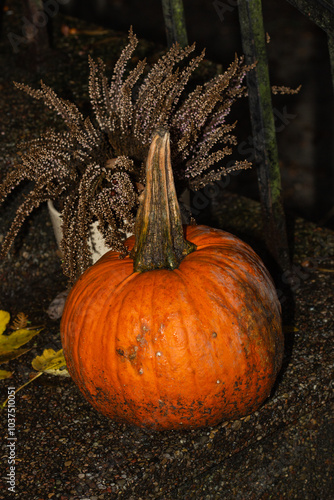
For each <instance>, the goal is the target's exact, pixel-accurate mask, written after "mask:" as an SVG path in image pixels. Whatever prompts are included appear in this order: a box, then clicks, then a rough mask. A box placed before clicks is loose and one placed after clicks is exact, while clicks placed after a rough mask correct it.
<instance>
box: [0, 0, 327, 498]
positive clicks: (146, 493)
mask: <svg viewBox="0 0 334 500" xmlns="http://www.w3.org/2000/svg"><path fill="white" fill-rule="evenodd" d="M8 5H9V6H10V7H11V6H13V7H14V8H15V7H16V2H8ZM65 21H66V23H68V20H63V19H62V18H60V17H59V19H57V20H56V21H55V27H56V28H57V23H59V24H60V23H61V22H65ZM19 22H20V21H19V18H18V19H17V20H15V11H13V14H12V15H7V16H5V19H4V30H5V29H8V26H10V29H12V30H15V29H16V30H17V31H18V29H19V28H18V25H17V24H15V23H19ZM6 23H7V24H6ZM8 23H11V24H8ZM78 25H80V23H78ZM56 32H57V31H56ZM104 37H105V38H107V37H109V40H108V42H105V43H104V42H103V40H105V38H103V37H102V36H100V37H95V38H94V37H91V36H87V37H86V38H85V39H84V42H83V39H82V37H81V38H80V37H78V38H73V39H71V42H70V43H69V41H68V39H66V38H65V37H62V38H61V37H59V40H58V41H57V49H58V50H59V51H60V52H57V58H55V59H53V62H54V64H53V66H54V67H53V69H52V70H48V71H46V72H45V73H44V76H43V78H44V79H45V80H46V81H47V82H48V83H49V84H50V85H52V86H54V87H55V88H56V89H57V90H58V89H62V88H65V89H66V92H67V93H70V94H72V98H75V99H82V100H84V99H85V97H86V95H87V89H86V88H85V82H86V80H85V71H86V69H85V67H86V61H87V52H88V51H89V52H90V53H94V55H96V54H99V55H102V57H104V58H109V59H110V60H113V58H114V57H115V56H114V55H113V52H112V49H111V42H113V46H114V47H115V49H114V50H115V51H116V52H117V47H120V46H123V44H124V41H125V38H126V37H125V36H124V34H123V35H122V34H121V35H120V34H117V33H115V32H111V33H109V34H108V35H105V36H104ZM106 47H108V50H107V48H106ZM1 49H3V50H2V55H1V56H0V57H1V67H2V68H3V72H2V75H1V77H0V89H1V92H0V101H1V118H2V120H1V131H0V133H1V145H0V147H1V149H0V157H1V163H0V176H1V177H2V175H3V174H4V173H5V171H6V170H7V169H8V168H9V167H10V166H11V165H12V163H13V154H14V151H15V146H16V143H17V142H18V141H19V140H22V139H24V138H28V137H29V136H31V134H32V135H36V134H38V133H39V131H40V130H41V127H45V126H47V125H54V124H55V121H54V118H53V117H52V115H50V114H49V113H48V112H46V111H45V110H44V109H43V107H42V106H41V105H40V104H39V103H36V102H32V101H31V99H30V98H28V97H26V96H25V95H23V94H22V93H20V92H18V91H16V90H15V89H13V87H12V85H11V81H12V80H13V79H16V80H19V81H26V82H30V83H34V82H35V81H37V80H38V78H39V76H38V75H37V76H36V75H34V74H31V73H29V72H28V71H27V68H25V67H24V66H22V65H20V63H22V59H18V58H17V57H16V56H15V57H14V55H13V54H12V52H11V51H10V47H8V44H7V43H6V37H5V36H4V35H3V37H2V41H1ZM145 49H146V50H148V51H151V53H154V47H152V46H151V45H150V44H148V45H147V44H146V45H145ZM18 55H19V54H18ZM28 66H29V64H28ZM49 71H50V72H49ZM79 74H80V82H81V77H82V83H81V84H80V83H79V86H78V75H79ZM81 85H82V86H81ZM21 194H22V196H23V195H24V191H23V192H22V193H21ZM15 206H16V198H15V197H12V199H11V200H10V201H9V202H8V203H6V204H5V205H4V206H3V207H2V208H1V212H0V217H1V219H0V238H1V235H3V234H4V232H5V230H6V228H8V224H9V222H10V221H11V220H12V218H13V215H14V211H15ZM201 217H202V219H203V220H204V219H205V221H206V222H210V223H211V224H212V225H215V226H216V227H221V228H223V229H226V230H229V231H232V232H233V233H235V234H237V235H239V236H240V237H242V238H243V239H245V240H246V241H248V242H250V243H251V244H252V246H253V247H254V248H255V249H256V250H257V251H258V253H259V254H260V255H261V256H262V257H263V258H264V260H265V262H266V263H267V265H268V267H269V269H270V270H271V271H272V273H273V274H274V275H275V278H276V280H277V287H278V293H279V295H280V298H281V302H282V306H283V310H284V325H285V334H286V355H285V360H284V366H283V369H282V372H281V374H280V376H279V379H278V382H277V384H276V387H275V389H274V391H273V394H272V395H271V397H270V398H269V400H268V401H267V402H266V403H265V404H264V405H263V407H262V408H261V409H260V410H259V411H257V412H255V413H254V414H253V415H251V416H249V417H247V418H245V419H243V420H240V421H234V422H223V423H221V424H220V425H218V426H217V427H215V428H209V429H200V430H195V431H188V432H176V431H172V432H163V433H150V432H144V431H142V430H139V429H137V428H132V427H131V428H130V427H128V426H126V425H119V424H115V423H113V422H111V421H110V420H108V419H106V418H104V417H103V416H101V415H99V414H97V413H96V412H95V410H93V409H92V408H91V407H90V406H89V404H88V403H86V401H85V400H84V399H83V397H82V396H81V394H80V393H79V391H78V390H77V388H76V387H75V386H74V384H73V383H72V381H71V380H70V379H60V378H55V377H52V376H47V375H43V376H42V377H40V378H38V379H36V381H34V382H33V383H31V384H30V385H28V386H27V387H26V388H24V389H22V390H21V391H20V392H18V393H17V395H16V436H17V442H16V459H17V461H16V493H15V494H11V493H10V492H8V490H7V486H8V485H7V484H6V481H5V478H6V474H7V472H8V470H7V458H8V448H7V447H6V442H7V441H6V437H7V436H8V426H7V412H6V411H4V412H2V413H1V414H0V426H1V435H2V436H3V437H4V438H5V439H4V440H3V442H2V444H1V465H0V470H1V474H0V485H1V487H0V499H7V498H11V497H12V498H18V499H22V500H28V499H29V500H40V499H42V500H46V499H49V498H53V499H63V500H64V499H72V500H74V499H75V500H85V499H89V500H95V499H116V498H123V499H134V500H137V499H138V500H140V499H142V500H148V499H159V498H161V499H164V500H166V499H178V498H180V499H187V500H188V499H196V500H197V499H210V500H211V499H221V498H223V499H226V500H229V499H231V500H232V499H240V500H248V499H269V498H274V499H281V498H287V499H298V500H299V499H300V500H304V499H305V500H306V499H307V500H308V499H309V500H313V499H314V500H319V499H320V500H322V499H323V500H327V499H329V498H331V496H332V492H333V486H334V485H333V407H334V405H333V387H332V382H333V372H334V370H333V359H334V357H333V330H334V304H333V271H334V234H333V232H332V231H331V230H329V229H325V228H322V227H317V226H316V225H314V224H312V223H310V222H306V221H303V220H301V219H295V218H293V217H292V216H290V218H289V226H290V229H291V234H293V237H292V238H291V241H292V248H293V259H294V271H295V278H294V281H293V282H291V280H289V278H290V276H289V275H285V276H283V281H282V279H281V278H282V276H280V275H278V274H277V273H275V272H274V269H273V268H272V266H271V263H270V260H269V259H268V257H267V255H266V252H265V250H264V248H263V234H262V231H261V217H260V209H259V206H258V204H257V203H256V202H253V201H250V200H248V199H246V198H242V197H238V196H236V195H234V194H231V193H228V192H224V193H223V192H221V191H219V192H218V193H215V196H214V198H213V200H212V209H211V211H208V210H207V211H206V212H205V213H202V214H201ZM0 280H1V281H0V309H5V310H8V311H10V313H11V314H12V316H15V314H17V313H18V312H20V311H23V312H25V313H26V314H28V316H29V318H30V319H31V321H32V323H33V324H43V325H44V330H43V332H42V333H41V334H40V335H39V336H38V337H36V338H35V339H36V340H34V341H32V343H31V345H32V346H33V347H32V349H31V351H29V353H27V354H26V355H25V356H24V357H22V358H19V359H17V360H15V361H12V362H11V363H10V364H9V365H6V366H5V365H4V366H3V367H4V368H6V369H11V370H12V371H14V374H13V376H12V378H11V379H8V380H4V381H1V382H0V389H1V399H0V401H1V402H2V401H3V400H4V399H5V398H6V397H7V390H8V387H11V386H14V387H15V388H18V387H20V386H21V385H22V384H23V383H25V382H26V381H27V380H28V379H29V376H30V374H31V373H32V372H33V369H32V367H31V360H32V359H33V358H34V357H35V356H36V355H39V354H41V353H42V351H43V349H44V348H53V349H55V350H58V349H60V348H61V344H60V337H59V322H58V321H52V320H50V319H49V318H48V316H47V314H46V309H47V307H48V305H49V304H50V302H51V300H52V299H53V298H54V297H55V296H56V295H57V293H59V292H60V291H62V290H64V288H65V287H66V281H65V279H64V277H63V276H62V272H61V266H60V261H59V257H58V255H57V248H56V244H55V241H54V238H53V234H52V229H51V225H50V222H49V219H48V214H47V211H46V207H42V208H41V209H39V210H37V211H36V213H35V214H33V216H32V217H31V218H30V220H29V221H28V223H27V224H26V225H25V228H24V231H23V232H22V233H21V235H20V238H19V239H18V241H17V243H16V244H15V247H14V249H13V250H12V251H11V253H10V255H9V257H8V259H7V260H6V261H4V262H2V263H1V264H0Z"/></svg>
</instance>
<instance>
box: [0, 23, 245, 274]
mask: <svg viewBox="0 0 334 500" xmlns="http://www.w3.org/2000/svg"><path fill="white" fill-rule="evenodd" d="M137 43H138V40H137V38H136V36H135V35H134V34H133V32H132V30H131V29H130V31H129V42H128V45H127V46H126V47H125V48H124V49H123V51H122V53H121V55H120V57H119V59H118V61H117V63H116V65H115V67H114V70H113V74H112V77H111V80H108V78H107V76H106V68H105V65H104V63H103V62H102V61H101V60H100V59H98V60H97V61H96V62H95V61H93V60H92V59H91V58H89V65H90V76H89V97H90V102H91V106H92V111H93V113H92V117H91V118H89V117H84V116H83V115H82V113H81V112H80V111H79V109H78V108H77V107H76V106H75V105H74V104H72V103H71V102H69V101H66V100H64V99H62V98H60V97H58V96H57V95H56V93H55V92H54V91H53V90H52V89H51V88H49V87H48V86H46V85H45V84H44V83H43V82H42V83H41V88H40V89H39V90H34V89H32V88H31V87H29V86H27V85H24V84H21V83H16V84H15V85H16V87H17V88H19V89H22V90H24V91H25V92H27V93H28V94H29V95H30V96H32V97H34V98H36V99H42V100H43V101H44V103H45V105H46V106H48V107H49V108H51V109H52V110H54V111H55V112H56V113H57V114H58V115H60V116H61V118H62V119H63V120H64V122H65V124H66V126H67V129H66V131H65V132H57V131H55V130H49V131H47V132H45V133H44V134H43V135H41V137H40V138H39V139H35V140H32V141H31V142H29V143H28V144H23V145H22V146H21V149H22V155H21V158H20V163H18V164H17V165H15V167H14V169H13V170H12V171H11V172H10V173H9V174H8V175H7V177H6V178H5V180H4V181H3V183H2V184H1V185H0V203H1V202H2V201H3V200H4V199H5V198H6V196H7V195H8V194H9V193H10V192H11V191H12V190H13V189H14V188H15V187H16V186H17V185H18V184H20V183H21V182H22V181H24V180H28V181H31V182H32V186H33V187H32V189H31V191H30V192H29V194H28V195H27V196H26V197H25V200H24V201H23V203H22V205H21V206H20V207H19V209H18V210H17V213H16V217H15V219H14V221H13V222H12V225H11V227H10V229H9V231H8V233H7V235H6V237H5V239H4V241H3V244H2V251H1V255H2V256H4V255H5V254H6V253H7V252H8V251H9V249H10V247H11V245H12V243H13V240H14V238H15V237H16V235H17V233H18V231H19V229H20V227H21V225H22V223H23V222H24V220H25V218H26V217H28V215H29V214H30V213H31V212H32V210H33V209H34V208H36V207H38V206H39V205H40V204H41V203H42V202H45V201H47V200H49V199H50V200H53V201H55V200H60V199H62V200H63V208H62V210H61V214H62V220H63V224H62V227H63V240H62V250H63V255H64V262H63V270H64V273H65V275H67V276H68V277H69V278H70V279H71V280H72V281H73V280H75V279H76V278H77V277H78V276H79V275H80V274H81V273H82V272H83V271H84V270H85V269H86V268H87V267H88V266H89V265H90V264H91V252H90V249H89V246H88V240H89V236H90V224H91V223H92V222H93V221H94V220H97V221H98V223H99V229H100V231H101V232H102V234H103V236H104V238H105V241H106V244H107V245H108V246H109V247H110V248H111V249H114V250H124V243H123V242H124V239H125V234H126V232H131V231H132V230H133V225H134V220H135V215H136V210H137V206H138V194H139V191H140V188H142V186H143V184H144V163H145V159H146V155H147V152H148V148H149V144H150V140H151V136H152V133H153V131H154V130H155V129H156V128H157V127H166V128H168V129H169V131H170V135H171V143H172V151H171V154H172V164H173V168H174V174H175V179H176V184H177V187H178V189H179V191H181V190H182V189H184V188H185V187H189V188H191V189H194V190H196V189H199V188H201V187H203V186H205V185H206V184H208V183H211V182H213V181H214V180H216V179H218V178H220V177H221V176H222V175H224V174H226V173H227V172H229V171H231V170H233V169H241V168H247V167H248V166H249V163H248V162H246V161H244V162H237V163H236V164H235V165H234V167H231V168H228V169H227V168H225V167H224V166H223V165H222V164H219V166H218V167H217V165H216V164H217V163H218V162H220V161H221V160H222V159H223V158H224V157H225V156H226V155H229V154H231V152H232V147H233V145H235V144H236V138H235V136H234V135H233V134H232V130H233V129H234V127H235V123H234V124H228V123H227V121H226V120H227V117H228V114H229V112H230V110H231V106H232V104H233V103H234V101H235V100H236V99H238V98H239V97H241V96H243V95H245V94H246V91H245V87H243V85H242V81H243V78H244V76H245V74H246V72H247V71H248V70H249V69H250V67H247V66H245V65H244V64H243V59H242V58H240V59H238V58H236V59H235V61H234V62H233V63H232V64H231V65H230V67H229V68H228V69H227V70H226V71H225V73H224V74H222V75H219V76H216V77H215V78H213V79H212V80H210V81H209V82H207V83H206V84H205V85H199V86H197V87H196V88H195V89H194V90H193V91H192V92H191V93H189V94H188V95H187V94H186V92H185V89H186V86H187V84H188V81H189V78H190V77H191V75H192V73H193V71H194V70H195V68H196V67H197V66H198V65H199V63H200V62H201V61H202V60H203V58H204V52H202V53H201V54H200V55H198V56H196V57H193V59H191V60H190V61H189V62H188V64H185V63H184V60H185V59H186V58H187V57H188V56H189V55H190V54H191V53H192V52H193V51H194V49H195V46H194V45H191V46H189V47H186V48H181V47H180V46H179V45H178V44H175V45H174V46H173V47H172V48H171V49H170V50H169V51H168V52H167V53H166V54H165V55H164V56H162V57H161V58H160V59H159V60H158V62H157V63H156V64H155V65H154V66H153V67H152V68H151V69H150V71H149V72H148V73H147V75H146V76H145V77H143V72H144V69H145V68H146V61H145V60H144V61H140V62H138V64H137V65H136V67H135V68H134V69H132V70H131V71H127V72H126V66H127V64H128V62H129V59H130V58H131V55H132V53H133V51H134V50H135V48H136V46H137ZM180 63H182V64H180ZM141 77H142V81H141V83H140V81H139V80H140V78H141ZM184 94H186V95H184Z"/></svg>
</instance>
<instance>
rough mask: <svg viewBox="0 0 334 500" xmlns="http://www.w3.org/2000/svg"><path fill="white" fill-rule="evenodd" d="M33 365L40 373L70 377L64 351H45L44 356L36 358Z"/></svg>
mask: <svg viewBox="0 0 334 500" xmlns="http://www.w3.org/2000/svg"><path fill="white" fill-rule="evenodd" d="M31 364H32V367H33V368H34V369H35V370H37V371H39V372H44V373H48V374H50V375H62V376H65V377H69V373H68V371H67V369H66V361H65V358H64V354H63V350H62V349H60V351H58V352H56V351H54V350H53V349H44V351H43V354H42V355H41V356H36V358H35V359H34V360H33V361H32V363H31Z"/></svg>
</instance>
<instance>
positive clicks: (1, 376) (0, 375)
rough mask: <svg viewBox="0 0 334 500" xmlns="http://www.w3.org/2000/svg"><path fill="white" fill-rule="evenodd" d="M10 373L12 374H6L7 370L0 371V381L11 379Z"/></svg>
mask: <svg viewBox="0 0 334 500" xmlns="http://www.w3.org/2000/svg"><path fill="white" fill-rule="evenodd" d="M12 373H13V372H7V370H0V380H4V379H5V378H9V377H11V376H12Z"/></svg>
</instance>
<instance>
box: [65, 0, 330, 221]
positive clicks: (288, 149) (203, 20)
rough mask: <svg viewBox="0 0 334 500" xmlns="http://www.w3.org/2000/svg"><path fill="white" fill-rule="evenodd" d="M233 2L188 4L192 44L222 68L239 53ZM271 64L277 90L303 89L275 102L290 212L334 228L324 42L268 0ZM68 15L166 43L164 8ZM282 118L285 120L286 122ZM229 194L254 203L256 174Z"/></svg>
mask: <svg viewBox="0 0 334 500" xmlns="http://www.w3.org/2000/svg"><path fill="white" fill-rule="evenodd" d="M235 4H236V1H235V0H224V1H223V2H217V1H216V2H215V1H209V2H206V1H200V0H185V1H184V10H185V19H186V26H187V32H188V40H189V43H192V42H194V41H195V42H196V45H197V48H198V50H201V49H202V48H206V55H207V57H208V58H209V59H211V60H213V61H215V62H217V63H218V64H222V66H223V68H224V67H225V66H226V65H228V64H229V63H230V62H231V61H232V60H233V58H234V54H235V53H236V52H237V53H238V54H241V53H242V48H241V37H240V31H239V20H238V11H237V8H236V7H235V6H234V5H235ZM262 5H263V18H264V25H265V30H266V32H267V33H268V34H269V36H270V43H269V44H268V61H269V69H270V76H271V83H272V84H273V85H287V86H290V87H292V88H295V87H297V86H298V85H299V84H301V85H302V89H301V91H300V93H299V94H298V95H297V96H283V97H282V96H280V97H275V96H274V97H273V107H274V109H275V110H276V116H277V120H276V125H277V142H278V148H279V158H280V167H281V173H282V184H283V193H284V199H285V203H286V207H287V209H288V210H292V211H293V212H294V213H295V214H297V215H302V216H304V217H306V218H307V219H309V220H312V221H315V222H317V223H318V224H323V225H326V226H329V227H334V213H333V205H334V203H333V188H334V179H333V176H334V166H333V89H332V80H331V69H330V61H329V54H328V45H327V35H326V33H325V32H324V31H322V30H321V29H320V28H318V27H317V26H316V25H315V24H314V23H312V21H310V20H309V19H307V18H306V17H305V16H304V15H303V14H302V13H300V12H299V11H298V10H297V9H295V8H294V7H293V6H291V5H290V4H289V3H288V2H287V1H285V0H263V2H262ZM61 10H62V12H64V13H67V14H69V15H71V16H75V17H80V18H82V19H85V20H88V21H91V22H96V23H97V24H99V25H101V26H105V27H108V28H112V29H115V30H120V31H124V32H127V31H128V29H129V27H130V25H132V26H133V29H134V32H135V33H136V34H137V35H138V36H139V37H143V38H146V39H147V40H151V41H155V42H157V43H159V44H166V35H165V28H164V20H163V13H162V6H161V2H160V1H153V0H148V1H145V2H139V1H138V0H130V1H127V2H124V1H122V0H97V1H96V0H95V1H93V0H83V1H82V0H69V2H68V3H67V4H66V5H64V6H62V7H61ZM282 116H283V117H284V118H283V119H282V118H281V117H282ZM235 117H236V118H237V119H238V122H239V123H238V128H237V133H238V140H239V143H240V144H241V146H239V158H240V156H241V157H242V158H247V159H251V158H250V157H251V155H252V153H251V152H250V151H251V145H250V144H249V143H250V134H251V130H250V126H249V120H248V109H247V106H245V105H239V107H238V106H237V107H236V108H235ZM237 156H238V155H237ZM229 189H234V190H237V191H238V192H240V193H241V194H244V195H247V196H250V197H252V198H257V196H258V193H257V181H256V174H255V172H254V171H253V172H247V173H243V175H241V176H239V177H238V179H237V180H236V179H233V182H232V183H231V185H230V186H229Z"/></svg>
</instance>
